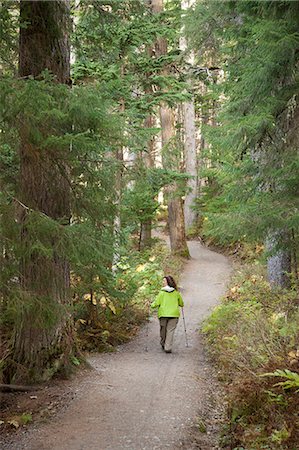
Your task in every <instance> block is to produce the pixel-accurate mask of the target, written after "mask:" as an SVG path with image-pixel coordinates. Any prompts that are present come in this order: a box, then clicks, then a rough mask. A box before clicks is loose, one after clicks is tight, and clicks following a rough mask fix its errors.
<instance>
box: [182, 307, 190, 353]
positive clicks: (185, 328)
mask: <svg viewBox="0 0 299 450" xmlns="http://www.w3.org/2000/svg"><path fill="white" fill-rule="evenodd" d="M182 316H183V322H184V330H185V338H186V347H189V345H188V338H187V330H186V322H185V314H184V308H183V307H182Z"/></svg>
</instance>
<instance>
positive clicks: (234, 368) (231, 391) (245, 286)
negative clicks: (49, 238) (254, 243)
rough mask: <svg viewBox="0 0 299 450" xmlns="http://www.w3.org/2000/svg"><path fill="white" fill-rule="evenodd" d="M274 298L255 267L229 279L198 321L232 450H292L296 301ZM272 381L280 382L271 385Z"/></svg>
mask: <svg viewBox="0 0 299 450" xmlns="http://www.w3.org/2000/svg"><path fill="white" fill-rule="evenodd" d="M297 297H298V296H297V293H296V291H291V292H290V291H285V292H279V293H278V292H277V293H274V292H273V291H271V289H270V287H269V284H268V283H267V282H266V281H265V278H264V274H263V268H262V266H259V265H257V264H252V265H250V266H247V267H244V268H242V270H239V271H238V272H237V273H236V275H235V276H234V278H233V280H232V283H231V287H230V288H229V290H228V292H227V295H226V297H225V298H224V299H223V301H222V303H221V304H220V305H219V306H217V307H216V308H215V309H214V310H213V312H212V314H211V316H210V317H209V318H208V319H207V320H206V321H205V322H204V325H203V332H204V334H205V335H206V338H207V341H208V344H209V347H210V350H211V353H212V355H213V357H214V358H215V359H216V361H217V364H218V367H219V370H220V372H219V376H220V378H221V379H222V380H223V381H225V383H226V386H227V402H228V415H229V420H230V424H229V426H230V431H229V432H228V431H227V436H226V440H228V441H229V444H230V446H231V447H232V448H235V447H237V446H241V447H243V448H273V445H274V443H275V444H276V445H280V446H281V447H279V448H282V449H283V448H285V449H287V448H294V443H295V442H297V439H298V435H299V429H298V426H297V424H294V421H293V418H294V416H296V414H298V399H297V397H298V392H297V391H298V369H299V358H298V355H299V353H298V337H299V336H298V326H297V325H298V318H299V311H298V301H297ZM273 377H278V378H281V380H282V381H279V382H278V383H273ZM275 448H276V447H275Z"/></svg>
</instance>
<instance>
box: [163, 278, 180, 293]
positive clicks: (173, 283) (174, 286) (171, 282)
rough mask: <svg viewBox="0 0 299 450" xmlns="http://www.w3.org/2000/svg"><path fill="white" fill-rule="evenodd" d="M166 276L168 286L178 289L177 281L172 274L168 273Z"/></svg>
mask: <svg viewBox="0 0 299 450" xmlns="http://www.w3.org/2000/svg"><path fill="white" fill-rule="evenodd" d="M164 278H165V280H166V281H167V284H168V286H170V287H173V288H174V289H176V290H178V288H177V285H176V282H175V281H174V279H173V278H172V276H170V275H166V276H165V277H164Z"/></svg>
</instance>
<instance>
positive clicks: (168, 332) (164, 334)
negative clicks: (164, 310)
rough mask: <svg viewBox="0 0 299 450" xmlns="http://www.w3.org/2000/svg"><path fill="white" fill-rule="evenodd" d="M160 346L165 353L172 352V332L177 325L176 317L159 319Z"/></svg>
mask: <svg viewBox="0 0 299 450" xmlns="http://www.w3.org/2000/svg"><path fill="white" fill-rule="evenodd" d="M159 321H160V337H161V341H160V342H161V345H162V347H163V348H164V350H165V351H167V352H169V351H172V342H173V335H174V330H175V329H176V326H177V324H178V321H179V319H178V317H160V319H159Z"/></svg>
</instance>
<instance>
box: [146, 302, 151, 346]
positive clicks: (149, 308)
mask: <svg viewBox="0 0 299 450" xmlns="http://www.w3.org/2000/svg"><path fill="white" fill-rule="evenodd" d="M150 314H151V304H150V302H149V303H148V311H147V324H146V332H145V336H146V343H145V351H146V352H148V336H149V320H150Z"/></svg>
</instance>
